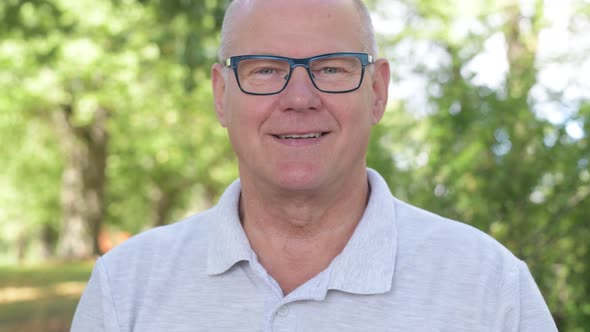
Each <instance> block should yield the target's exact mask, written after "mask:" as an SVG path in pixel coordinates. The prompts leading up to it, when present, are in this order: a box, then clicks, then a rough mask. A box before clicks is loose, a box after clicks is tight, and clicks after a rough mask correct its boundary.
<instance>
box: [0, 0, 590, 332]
mask: <svg viewBox="0 0 590 332" xmlns="http://www.w3.org/2000/svg"><path fill="white" fill-rule="evenodd" d="M226 3H227V1H221V0H219V1H216V0H76V1H74V0H30V1H25V0H2V1H1V2H0V142H1V143H0V332H7V331H10V332H15V331H27V332H30V331H33V332H35V331H68V330H69V324H70V320H71V318H72V315H73V312H74V308H75V306H76V303H77V301H78V298H79V296H80V294H81V292H82V290H83V289H84V286H85V282H86V280H87V279H88V277H89V274H90V271H91V269H92V264H93V261H94V259H95V257H97V255H100V254H101V253H104V252H106V251H108V250H109V249H110V248H112V247H113V246H115V245H117V244H118V243H120V242H122V241H124V240H125V239H126V238H128V237H129V236H132V235H133V234H136V233H138V232H141V231H143V230H146V229H149V228H151V227H155V226H159V225H164V224H167V223H171V222H174V221H176V220H178V219H180V218H183V217H185V216H187V215H190V214H192V213H195V212H198V211H202V210H204V209H206V208H208V207H210V206H211V205H212V204H214V203H215V202H216V200H217V198H218V197H219V195H220V194H221V192H222V191H223V189H224V188H225V186H226V185H228V184H229V183H230V182H231V181H233V180H234V179H235V178H236V177H237V169H236V160H235V158H234V156H233V154H232V152H231V147H230V145H229V142H228V139H227V138H226V133H225V131H224V129H223V128H221V127H220V126H219V125H218V124H217V121H216V119H215V115H214V111H213V103H212V96H211V90H210V82H209V69H210V66H211V64H212V63H213V62H214V61H216V51H217V49H216V48H217V45H218V37H219V29H220V24H221V20H222V15H223V9H224V8H225V6H226ZM368 4H369V6H370V7H371V9H372V11H373V18H374V22H375V26H376V30H377V32H378V35H379V44H380V48H381V51H382V54H381V56H384V57H386V58H387V59H389V60H390V62H391V65H392V86H391V91H390V92H391V100H390V103H389V105H388V111H387V113H386V115H385V117H384V119H383V121H382V123H381V124H380V125H378V126H377V127H375V129H374V131H373V136H372V142H371V145H370V148H369V149H370V151H369V156H368V159H369V160H368V162H369V165H370V166H371V167H373V168H375V169H377V170H378V171H379V172H381V174H383V175H384V177H385V178H386V179H387V180H388V182H389V184H390V187H391V190H392V192H393V193H394V194H395V195H396V196H398V197H399V198H401V199H403V200H406V201H408V202H410V203H412V204H414V205H417V206H419V207H422V208H425V209H428V210H432V211H434V212H436V213H438V214H441V215H443V216H446V217H449V218H453V219H457V220H461V221H463V222H465V223H468V224H471V225H473V226H475V227H477V228H479V229H481V230H483V231H484V232H487V233H489V234H490V235H492V236H493V237H495V238H496V239H498V240H499V241H500V242H501V243H503V244H504V245H506V246H507V247H508V248H510V249H511V250H512V251H513V252H514V253H515V254H516V255H517V256H518V257H520V258H521V259H523V260H525V261H526V262H527V263H528V265H529V268H530V269H531V271H532V273H533V275H534V277H535V279H536V281H537V283H538V285H539V287H540V288H541V291H542V293H543V294H544V296H545V299H546V300H547V302H548V304H549V307H550V309H551V311H552V313H553V316H554V318H555V320H556V321H557V323H558V326H559V327H560V330H562V331H590V267H589V265H590V248H589V247H590V171H589V168H590V145H589V143H588V135H589V134H590V59H589V58H590V1H588V0H545V1H543V0H520V1H516V0H471V1H467V0H454V1H452V0H449V1H434V0H407V1H401V0H400V1H398V0H373V1H368Z"/></svg>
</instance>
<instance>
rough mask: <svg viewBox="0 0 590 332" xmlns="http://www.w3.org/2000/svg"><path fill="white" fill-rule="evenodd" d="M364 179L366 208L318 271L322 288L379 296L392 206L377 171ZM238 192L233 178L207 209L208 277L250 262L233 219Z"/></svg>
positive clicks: (386, 282) (388, 272)
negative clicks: (368, 189)
mask: <svg viewBox="0 0 590 332" xmlns="http://www.w3.org/2000/svg"><path fill="white" fill-rule="evenodd" d="M367 177H368V180H369V184H370V186H371V196H370V198H369V202H368V204H367V208H366V209H365V212H364V214H363V217H362V218H361V221H360V222H359V224H358V226H357V228H356V230H355V231H354V234H353V235H352V237H351V238H350V240H349V241H348V243H347V245H346V246H345V247H344V250H343V251H342V252H341V253H340V254H339V255H338V256H337V257H336V258H335V259H334V260H333V261H332V263H331V264H330V267H328V269H327V271H324V272H328V274H327V278H326V279H325V280H327V284H326V290H328V289H335V290H340V291H343V292H348V293H354V294H379V293H384V292H387V291H389V290H390V289H391V284H392V280H393V271H394V264H395V257H396V250H397V229H396V227H395V211H394V204H393V200H392V199H391V198H392V196H391V192H390V191H389V188H388V187H387V183H386V182H385V180H384V179H383V178H382V177H381V176H380V175H379V173H377V172H376V171H374V170H372V169H367ZM240 191H241V186H240V181H239V180H236V181H235V182H234V183H232V184H231V185H230V186H229V187H228V188H227V189H226V190H225V192H224V193H223V195H222V196H221V198H220V200H219V203H218V204H217V206H216V207H215V208H213V209H212V211H211V213H213V214H214V215H213V216H212V217H213V218H211V219H212V222H213V225H212V226H213V227H212V228H211V230H212V234H211V235H212V236H211V237H210V238H209V248H208V250H209V251H208V258H207V273H208V274H211V275H215V274H221V273H224V272H225V271H227V270H229V269H230V268H231V267H232V266H233V265H234V264H236V263H237V262H239V261H252V260H254V259H255V258H253V251H252V249H251V247H250V243H249V241H248V238H247V237H246V234H245V232H244V230H243V228H242V225H241V223H240V218H239V215H238V204H239V197H240ZM322 274H323V273H322Z"/></svg>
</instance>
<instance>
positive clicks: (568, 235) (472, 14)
mask: <svg viewBox="0 0 590 332" xmlns="http://www.w3.org/2000/svg"><path fill="white" fill-rule="evenodd" d="M397 4H398V6H399V8H404V10H406V12H405V13H404V14H405V15H404V17H405V19H406V20H407V21H406V25H405V26H406V29H405V30H404V31H402V33H400V35H398V36H396V37H395V38H394V39H393V40H391V41H390V42H391V43H392V45H393V47H392V48H391V49H389V50H387V49H386V52H390V53H391V54H392V58H393V59H395V65H396V66H394V68H400V67H401V69H400V70H399V71H398V73H400V74H401V77H400V78H399V80H397V81H395V82H394V89H395V87H396V83H397V84H403V83H404V80H407V79H408V78H409V76H410V78H411V77H413V78H414V79H415V80H416V77H419V81H420V82H422V84H423V85H422V86H423V87H424V91H423V93H422V94H421V93H416V94H414V95H412V98H413V99H408V100H405V101H403V102H402V103H401V104H399V105H396V106H395V109H394V113H391V114H389V115H388V116H390V117H392V119H390V118H386V120H385V123H384V125H385V126H386V128H385V129H380V130H379V131H378V132H377V134H378V136H377V137H375V141H376V142H375V143H377V147H375V148H373V149H374V150H376V152H378V154H379V155H380V156H381V158H383V157H382V156H391V157H390V158H391V159H392V160H393V161H394V162H395V167H392V166H390V167H389V170H385V173H386V174H388V178H389V183H390V184H392V188H393V190H394V192H399V194H400V195H401V196H402V197H404V198H406V199H408V200H409V201H410V202H412V203H414V204H417V205H419V206H422V207H424V208H427V209H429V210H433V211H436V212H437V213H439V214H442V215H444V216H447V217H450V218H453V219H458V220H462V221H465V222H468V223H470V224H472V225H474V226H476V227H478V228H480V229H482V230H484V231H486V232H488V233H490V234H491V235H492V236H494V237H495V238H497V239H498V240H499V241H500V242H502V243H504V244H505V245H507V246H508V247H509V248H510V249H511V250H512V251H513V252H514V253H515V254H516V255H517V256H518V257H520V258H522V259H524V260H525V261H526V262H527V263H528V265H529V267H530V269H531V271H532V273H533V275H534V276H535V278H536V280H537V282H538V284H539V286H540V287H541V290H542V292H543V294H544V295H545V297H546V299H547V300H548V302H549V306H550V308H551V309H552V310H553V314H554V317H555V318H556V320H557V322H558V324H559V326H560V328H561V329H564V330H574V329H576V328H578V329H580V328H582V329H583V328H584V326H588V322H589V318H590V313H589V312H588V311H587V309H584V308H588V306H589V302H588V298H589V296H588V295H589V291H590V289H589V287H588V283H587V280H590V278H589V275H588V267H587V263H581V262H588V261H590V260H589V256H588V252H589V251H588V249H589V248H588V240H587V239H588V236H589V233H588V228H587V226H586V225H587V216H585V214H586V215H587V213H586V212H584V210H585V206H588V205H589V204H590V196H589V194H590V191H589V190H588V185H589V184H588V144H587V140H586V137H587V135H588V131H587V127H586V128H585V132H584V134H583V136H582V137H581V138H580V137H579V136H578V137H572V136H571V134H570V133H568V126H571V125H572V123H574V124H575V123H585V122H583V121H581V120H579V119H580V118H583V117H584V116H587V115H585V113H584V107H583V106H582V105H584V103H585V104H587V103H588V98H590V96H586V97H582V100H581V101H576V102H574V103H572V102H571V101H569V102H570V103H572V104H574V105H577V106H574V107H575V109H576V111H575V112H573V113H572V115H571V116H570V117H569V118H566V119H565V120H564V121H561V122H552V121H549V120H548V119H547V118H544V117H543V116H541V115H540V111H539V110H540V109H541V108H542V106H543V105H542V104H543V103H546V102H556V101H563V100H566V99H567V98H566V96H565V91H550V89H549V88H548V87H547V86H546V85H545V82H543V81H541V80H540V79H539V77H540V76H542V75H543V70H544V69H545V67H548V66H550V65H552V64H563V63H567V62H568V61H577V59H575V58H573V57H574V56H575V54H574V53H573V52H572V53H569V54H562V55H561V56H560V57H559V58H557V59H555V58H547V57H544V56H542V53H541V52H540V50H539V47H540V45H541V44H542V43H541V40H540V36H541V34H542V32H543V31H544V29H546V28H547V27H548V26H549V25H550V23H551V22H549V21H548V19H547V13H546V9H545V5H546V4H545V3H544V2H543V1H530V2H527V3H526V4H524V3H516V2H512V1H487V2H476V3H472V2H470V3H466V2H462V1H454V2H453V5H449V4H448V3H445V4H444V5H442V4H441V3H439V2H432V1H426V0H425V1H405V2H399V3H397ZM577 5H580V6H581V5H582V4H581V3H580V2H578V3H577ZM525 6H526V8H525ZM579 19H580V20H585V22H588V18H587V17H585V18H584V19H582V18H579ZM571 20H573V18H570V22H571ZM572 33H574V32H572ZM492 48H493V49H496V50H497V49H503V50H504V52H503V54H502V53H499V52H495V53H494V56H495V57H500V60H501V61H493V62H492V63H494V64H500V65H501V66H500V67H498V68H495V70H496V71H497V72H499V73H500V75H496V76H497V77H500V78H501V79H500V80H498V81H496V82H492V83H488V82H486V81H485V77H482V76H483V75H482V74H481V73H480V72H481V69H482V67H484V66H490V65H492V64H486V62H485V61H490V55H489V53H490V52H492V51H491V49H492ZM493 60H496V59H493ZM502 64H504V66H505V68H503V67H502ZM478 67H479V68H478ZM402 70H407V71H406V72H403V71H402ZM478 71H480V72H478ZM502 73H503V74H502ZM541 92H542V93H541ZM539 95H546V96H547V98H546V99H545V100H543V99H542V98H539V97H538V96H539ZM421 96H422V97H421ZM420 98H423V99H420ZM584 98H586V99H585V101H584ZM416 100H421V102H416ZM417 107H420V108H421V110H420V111H419V112H418V113H420V114H419V115H418V116H416V115H409V114H408V112H413V113H414V114H416V113H417ZM393 117H395V118H393ZM398 119H399V122H401V124H399V125H398V124H397V122H398ZM412 119H413V120H412ZM400 142H401V143H400ZM370 158H371V161H372V160H373V159H374V158H375V153H373V154H371V156H370ZM377 165H379V164H377Z"/></svg>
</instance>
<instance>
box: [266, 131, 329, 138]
mask: <svg viewBox="0 0 590 332" xmlns="http://www.w3.org/2000/svg"><path fill="white" fill-rule="evenodd" d="M326 134H327V133H325V132H323V133H309V134H301V135H298V134H286V135H273V136H275V137H276V138H280V139H310V138H319V137H322V136H324V135H326Z"/></svg>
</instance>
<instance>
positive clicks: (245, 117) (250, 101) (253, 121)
mask: <svg viewBox="0 0 590 332" xmlns="http://www.w3.org/2000/svg"><path fill="white" fill-rule="evenodd" d="M272 105H273V100H272V98H269V97H266V98H264V96H250V95H245V94H243V93H242V92H241V91H237V92H234V96H233V98H232V97H230V98H228V99H227V104H226V106H227V107H226V116H227V122H228V130H229V131H230V135H232V132H234V133H237V132H251V131H258V129H259V128H260V126H261V125H262V124H263V123H264V122H265V121H266V119H267V118H268V117H269V115H270V113H271V111H272Z"/></svg>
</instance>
